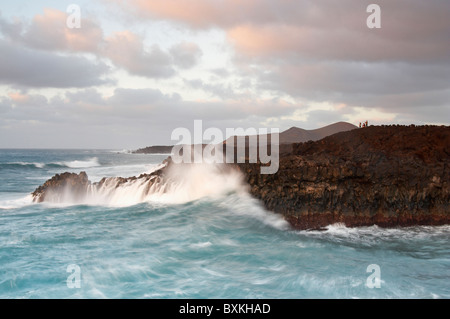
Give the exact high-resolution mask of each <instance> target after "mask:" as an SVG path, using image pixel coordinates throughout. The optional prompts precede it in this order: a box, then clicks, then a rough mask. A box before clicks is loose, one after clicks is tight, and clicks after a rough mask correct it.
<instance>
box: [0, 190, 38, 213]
mask: <svg viewBox="0 0 450 319" xmlns="http://www.w3.org/2000/svg"><path fill="white" fill-rule="evenodd" d="M32 204H33V198H32V196H31V194H27V195H26V196H23V197H20V198H15V199H2V200H0V209H5V210H6V209H16V208H22V207H25V206H29V205H32Z"/></svg>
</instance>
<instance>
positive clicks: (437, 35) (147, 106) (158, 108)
mask: <svg viewBox="0 0 450 319" xmlns="http://www.w3.org/2000/svg"><path fill="white" fill-rule="evenodd" d="M370 3H377V4H379V5H380V7H381V10H382V11H381V28H380V29H369V28H368V27H367V25H366V19H367V17H368V16H369V13H367V12H366V8H367V6H368V5H369V4H370ZM70 4H76V5H78V6H79V7H80V8H81V28H79V29H70V28H68V27H67V24H66V20H67V17H68V13H67V11H66V10H67V7H68V6H69V5H70ZM449 53H450V2H449V1H447V0H431V1H418V0H408V1H406V0H399V1H387V0H384V1H374V0H371V1H348V0H342V1H332V0H324V1H313V0H310V1H297V0H277V1H273V0H240V1H237V0H230V1H224V0H185V1H183V0H150V1H144V0H129V1H120V0H95V1H86V0H83V1H74V0H71V1H65V0H64V1H61V0H43V1H32V0H28V1H27V0H16V1H14V2H4V3H2V4H1V6H0V56H1V58H0V147H2V148H5V147H8V148H22V147H24V148H114V149H119V148H127V149H133V148H138V147H144V146H148V145H157V144H172V142H171V140H170V135H171V134H170V133H171V132H172V130H173V129H175V128H177V127H187V128H190V127H192V126H193V121H194V120H195V119H201V120H203V122H204V127H208V126H209V127H218V128H220V129H223V130H224V131H225V128H227V127H243V128H247V127H256V128H259V127H268V128H279V129H280V131H283V130H285V129H288V128H289V127H291V126H297V127H301V128H306V129H314V128H318V127H321V126H324V125H328V124H331V123H334V122H338V121H347V122H350V123H353V124H355V125H358V123H359V122H361V121H365V120H369V124H391V123H399V124H411V123H415V124H425V123H426V124H445V125H448V124H449V119H450V54H449Z"/></svg>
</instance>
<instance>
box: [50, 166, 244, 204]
mask: <svg viewBox="0 0 450 319" xmlns="http://www.w3.org/2000/svg"><path fill="white" fill-rule="evenodd" d="M246 191H247V186H246V185H245V183H244V182H243V176H242V175H241V173H240V172H238V171H236V170H232V169H230V168H227V167H225V166H220V165H213V164H192V165H186V166H184V165H182V166H178V165H174V166H170V167H169V168H168V169H167V171H166V174H165V176H164V178H161V177H160V176H157V175H151V176H142V177H138V178H128V179H125V180H124V179H123V178H120V177H109V178H105V179H103V180H102V181H101V182H99V183H93V184H90V185H89V186H88V188H87V191H86V192H85V193H82V194H79V193H78V194H76V193H75V192H73V189H71V188H66V189H64V190H62V191H58V192H49V193H47V194H46V196H45V202H49V203H56V204H69V205H78V204H83V205H84V204H85V205H102V206H117V207H123V206H132V205H136V204H139V203H142V202H155V203H167V204H180V203H187V202H191V201H195V200H198V199H201V198H205V197H210V198H217V197H220V196H223V195H227V194H229V193H234V192H236V193H246Z"/></svg>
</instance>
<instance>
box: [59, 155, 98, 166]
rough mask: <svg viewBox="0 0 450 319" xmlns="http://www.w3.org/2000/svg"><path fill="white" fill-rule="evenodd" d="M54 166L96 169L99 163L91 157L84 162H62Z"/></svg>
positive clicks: (95, 158)
mask: <svg viewBox="0 0 450 319" xmlns="http://www.w3.org/2000/svg"><path fill="white" fill-rule="evenodd" d="M54 164H57V165H61V166H66V167H69V168H89V167H98V166H100V163H99V162H98V158H97V157H92V158H90V159H88V160H85V161H78V160H75V161H64V162H56V163H54Z"/></svg>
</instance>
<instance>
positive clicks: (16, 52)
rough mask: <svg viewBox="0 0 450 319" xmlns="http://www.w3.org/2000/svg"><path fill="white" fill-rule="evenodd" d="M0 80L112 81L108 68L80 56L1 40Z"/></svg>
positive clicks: (59, 84)
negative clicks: (44, 50)
mask: <svg viewBox="0 0 450 319" xmlns="http://www.w3.org/2000/svg"><path fill="white" fill-rule="evenodd" d="M0 52H2V58H1V59H0V83H1V84H6V85H18V86H24V87H40V88H45V87H53V88H69V87H78V88H80V87H88V86H96V85H104V84H111V83H112V80H110V79H107V78H105V76H106V75H108V73H109V71H110V70H109V67H108V66H107V65H106V64H105V63H103V62H100V61H91V60H89V59H87V58H85V57H82V56H64V55H59V54H55V53H49V52H43V51H36V50H32V49H28V48H23V47H18V46H16V45H14V44H13V43H11V42H8V41H5V40H1V39H0Z"/></svg>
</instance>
